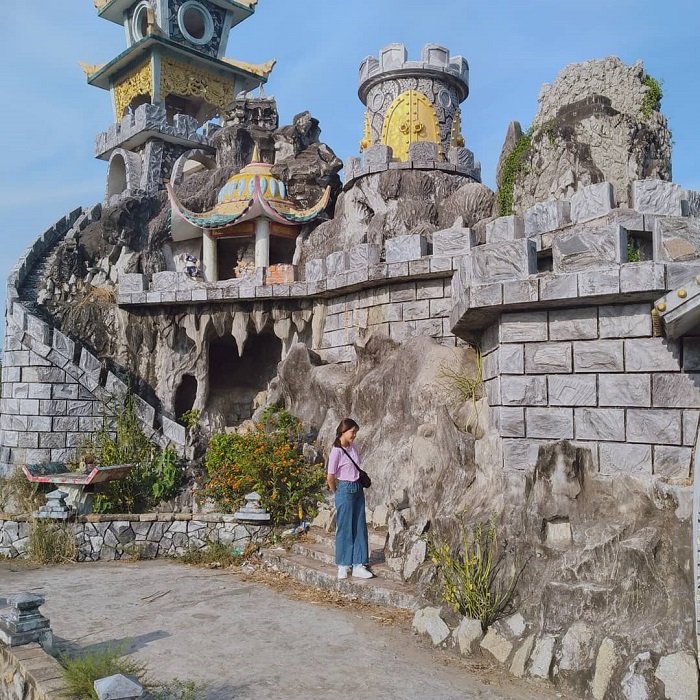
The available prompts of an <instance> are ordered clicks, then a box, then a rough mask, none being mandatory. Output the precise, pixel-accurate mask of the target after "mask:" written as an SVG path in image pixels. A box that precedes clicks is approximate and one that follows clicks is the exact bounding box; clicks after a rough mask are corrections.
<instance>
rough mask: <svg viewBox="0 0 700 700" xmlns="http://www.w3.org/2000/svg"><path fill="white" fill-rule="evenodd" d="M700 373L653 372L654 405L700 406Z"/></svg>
mask: <svg viewBox="0 0 700 700" xmlns="http://www.w3.org/2000/svg"><path fill="white" fill-rule="evenodd" d="M699 387H700V374H695V373H688V374H653V375H652V395H653V398H654V404H653V405H654V406H658V407H660V408H700V388H699Z"/></svg>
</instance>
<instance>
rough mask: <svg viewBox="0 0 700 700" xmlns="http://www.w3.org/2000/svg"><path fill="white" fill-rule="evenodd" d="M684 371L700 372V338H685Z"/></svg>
mask: <svg viewBox="0 0 700 700" xmlns="http://www.w3.org/2000/svg"><path fill="white" fill-rule="evenodd" d="M683 369H684V370H686V371H688V372H692V371H697V370H700V338H693V337H686V338H683Z"/></svg>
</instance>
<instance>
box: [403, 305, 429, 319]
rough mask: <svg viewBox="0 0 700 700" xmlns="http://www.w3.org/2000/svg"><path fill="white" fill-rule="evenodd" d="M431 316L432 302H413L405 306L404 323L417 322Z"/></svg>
mask: <svg viewBox="0 0 700 700" xmlns="http://www.w3.org/2000/svg"><path fill="white" fill-rule="evenodd" d="M429 316H430V302H428V301H427V300H424V301H411V302H408V303H405V304H403V320H404V321H417V320H418V319H423V318H429Z"/></svg>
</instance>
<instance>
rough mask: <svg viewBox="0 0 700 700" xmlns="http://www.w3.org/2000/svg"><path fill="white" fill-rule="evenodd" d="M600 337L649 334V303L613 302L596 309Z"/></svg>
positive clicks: (642, 335) (643, 335) (625, 336)
mask: <svg viewBox="0 0 700 700" xmlns="http://www.w3.org/2000/svg"><path fill="white" fill-rule="evenodd" d="M598 318H599V327H600V337H601V338H635V337H648V336H650V335H651V305H650V304H615V305H613V306H601V307H600V308H599V309H598Z"/></svg>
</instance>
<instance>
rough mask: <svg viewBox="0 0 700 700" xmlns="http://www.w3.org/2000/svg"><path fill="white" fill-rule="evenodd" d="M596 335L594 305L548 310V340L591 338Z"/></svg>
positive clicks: (596, 326)
mask: <svg viewBox="0 0 700 700" xmlns="http://www.w3.org/2000/svg"><path fill="white" fill-rule="evenodd" d="M597 337H598V311H597V309H596V307H594V306H590V307H584V308H580V309H561V310H556V311H550V312H549V339H550V340H591V339H594V338H597Z"/></svg>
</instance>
